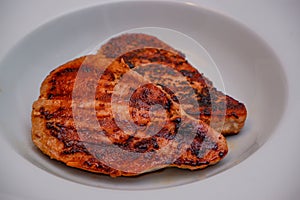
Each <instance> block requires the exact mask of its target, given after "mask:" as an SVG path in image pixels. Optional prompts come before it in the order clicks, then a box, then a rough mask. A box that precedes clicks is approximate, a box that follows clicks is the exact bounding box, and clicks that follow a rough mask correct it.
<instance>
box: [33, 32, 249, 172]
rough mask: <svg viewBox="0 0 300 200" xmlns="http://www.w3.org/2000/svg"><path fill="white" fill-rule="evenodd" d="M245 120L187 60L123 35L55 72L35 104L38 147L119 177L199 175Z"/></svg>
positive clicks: (154, 41) (237, 105) (154, 42)
mask: <svg viewBox="0 0 300 200" xmlns="http://www.w3.org/2000/svg"><path fill="white" fill-rule="evenodd" d="M246 115H247V111H246V108H245V106H244V104H243V103H241V102H239V101H237V100H235V99H233V98H232V97H230V96H228V95H225V94H223V93H222V92H220V91H218V90H217V89H216V88H214V86H213V84H212V82H211V81H210V80H209V79H208V78H206V77H204V75H203V74H201V73H199V72H198V71H197V70H196V69H195V68H194V67H193V66H192V65H191V64H189V62H188V61H187V60H186V58H185V56H184V54H183V53H181V52H179V51H177V50H175V49H173V48H172V47H170V46H169V45H168V44H166V43H164V42H162V41H161V40H159V39H158V38H156V37H153V36H150V35H146V34H124V35H121V36H118V37H115V38H112V39H111V40H109V41H108V42H107V43H106V44H104V45H103V46H102V47H101V48H100V49H99V50H98V52H97V53H96V54H94V55H87V56H83V57H80V58H77V59H75V60H72V61H69V62H67V63H65V64H63V65H61V66H59V67H58V68H56V69H54V70H53V71H52V72H50V74H49V75H48V76H47V77H46V78H45V80H44V81H43V83H42V85H41V88H40V96H39V98H38V100H36V101H35V102H34V103H33V109H32V140H33V142H34V144H35V145H36V146H37V147H38V148H39V149H40V150H41V151H42V152H43V153H45V154H46V155H48V156H49V157H50V158H52V159H56V160H58V161H61V162H64V163H66V165H68V166H71V167H75V168H79V169H83V170H87V171H91V172H95V173H101V174H107V175H110V176H112V177H116V176H136V175H139V174H143V173H147V172H152V171H155V170H158V169H161V168H166V167H178V168H184V169H190V170H196V169H202V168H205V167H207V166H209V165H214V164H216V163H218V162H219V161H220V160H221V159H223V158H224V157H225V156H226V154H227V152H228V147H227V143H226V139H225V137H224V135H230V134H237V133H238V132H239V131H240V130H241V128H242V127H243V126H244V123H245V120H246Z"/></svg>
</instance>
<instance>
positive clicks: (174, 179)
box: [0, 2, 287, 190]
mask: <svg viewBox="0 0 300 200" xmlns="http://www.w3.org/2000/svg"><path fill="white" fill-rule="evenodd" d="M178 13H182V14H178ZM124 32H144V33H148V34H152V35H155V36H157V37H159V38H160V39H162V40H164V41H166V42H167V43H168V44H170V45H171V46H173V47H174V48H176V49H179V50H181V51H182V52H184V53H185V54H186V55H187V59H190V60H192V63H193V64H194V65H197V66H198V62H204V63H207V66H205V67H206V68H205V67H204V68H198V69H199V71H202V72H203V71H204V73H205V74H206V75H207V76H208V78H210V79H211V80H212V81H213V82H215V83H216V84H217V87H219V88H221V89H222V90H223V91H225V92H226V93H227V94H229V95H231V96H233V97H234V98H236V99H238V100H240V101H241V102H243V103H245V105H246V107H247V109H248V118H247V121H246V124H245V127H244V128H243V129H242V131H241V133H240V134H239V135H236V136H232V137H228V138H227V139H228V145H229V153H228V155H227V156H226V158H225V159H224V160H222V161H221V162H220V163H218V164H217V165H215V166H212V167H209V168H207V169H204V170H198V171H193V172H191V171H188V170H179V169H166V170H162V171H159V172H155V173H150V174H146V175H143V176H139V177H134V178H124V177H121V178H116V179H112V178H110V177H108V176H103V175H97V174H92V173H87V172H84V171H81V170H77V169H73V168H69V167H66V166H64V164H62V163H59V162H56V161H54V160H50V159H49V158H48V157H47V156H44V155H43V154H41V152H40V151H38V150H37V149H36V148H35V147H34V145H33V143H32V142H31V135H30V134H31V133H30V129H31V116H30V115H31V106H32V103H33V101H34V100H36V99H37V98H38V95H39V87H40V84H41V82H42V80H43V79H44V78H45V77H46V75H47V74H48V73H49V72H50V71H51V70H53V69H54V68H55V67H57V66H59V65H61V64H63V63H65V62H67V61H69V60H72V59H74V58H76V57H78V56H80V55H83V54H87V53H92V52H93V50H94V49H95V47H97V46H98V45H99V44H102V43H103V42H104V41H107V39H109V38H111V37H113V36H116V35H118V34H120V33H124ZM177 36H179V37H182V38H183V39H182V40H178V38H177ZM180 41H185V42H180ZM186 42H187V43H188V44H189V45H187V43H186ZM189 42H190V43H189ZM193 45H194V46H193ZM203 52H204V53H203ZM201 53H202V54H203V55H202V57H201V56H200V54H201ZM199 58H200V59H199ZM210 59H211V60H210ZM199 60H200V61H199ZM200 66H203V63H202V65H200ZM205 70H206V71H205ZM286 87H287V86H286V77H285V73H284V71H283V69H282V66H281V64H280V62H279V60H278V58H277V56H276V55H275V54H274V53H273V51H272V50H271V48H270V47H269V46H268V45H267V44H266V43H265V42H264V41H263V40H262V39H261V38H260V37H258V36H257V35H256V34H255V33H254V32H252V31H251V30H250V29H248V28H247V27H245V26H244V25H242V24H240V23H238V22H237V21H235V20H233V19H231V18H228V17H226V16H224V15H222V14H220V13H217V12H214V11H212V10H209V9H204V8H201V7H198V6H195V5H190V4H184V3H172V2H162V3H161V2H123V3H110V4H103V5H99V6H93V7H90V8H86V9H82V10H78V11H76V12H71V13H67V14H65V15H63V16H61V17H58V18H56V19H54V20H52V21H50V22H48V23H46V24H44V25H42V26H40V27H39V28H37V29H36V30H35V31H33V32H31V33H30V34H29V35H27V36H26V37H24V38H23V40H22V41H21V42H19V43H18V44H17V45H16V46H15V47H14V48H13V49H12V50H11V51H10V53H9V54H8V55H7V56H6V57H5V58H4V59H3V60H2V61H1V63H0V110H1V113H0V133H1V136H2V137H3V139H4V142H5V143H7V144H9V145H10V146H11V148H12V149H13V150H14V151H12V152H10V155H9V157H10V158H13V157H16V156H21V157H22V158H23V159H22V162H25V163H27V164H28V163H30V165H31V167H32V168H33V169H34V170H37V171H43V172H46V174H47V176H46V177H51V176H58V177H60V178H62V180H65V181H67V182H75V183H78V184H81V185H89V186H92V187H97V188H110V189H125V190H127V189H129V190H142V189H154V188H165V187H174V186H177V185H184V184H187V183H191V182H196V181H203V180H204V179H206V178H208V177H211V176H215V175H216V174H218V173H222V172H224V171H226V170H228V169H229V168H231V167H233V166H235V165H237V164H238V163H240V162H242V161H243V160H245V159H247V158H248V157H249V156H250V155H251V154H253V153H254V152H256V150H258V149H259V148H260V147H261V146H262V145H263V144H264V143H265V142H266V141H267V140H268V139H269V138H270V136H271V135H272V134H273V133H274V130H275V129H276V127H277V125H278V124H280V122H281V118H282V113H284V111H285V104H286V96H287V94H286V91H287V89H286ZM275 107H276V110H274V109H273V108H275ZM270 112H272V113H273V114H272V115H269V113H270ZM22 162H21V163H19V164H20V165H22ZM31 173H32V172H31Z"/></svg>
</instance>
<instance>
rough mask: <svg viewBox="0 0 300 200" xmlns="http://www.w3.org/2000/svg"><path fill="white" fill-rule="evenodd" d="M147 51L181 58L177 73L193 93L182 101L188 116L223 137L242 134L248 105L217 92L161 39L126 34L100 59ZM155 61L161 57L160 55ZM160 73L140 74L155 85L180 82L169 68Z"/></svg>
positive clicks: (113, 41)
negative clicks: (159, 50) (134, 51)
mask: <svg viewBox="0 0 300 200" xmlns="http://www.w3.org/2000/svg"><path fill="white" fill-rule="evenodd" d="M147 47H152V48H158V49H163V50H166V51H170V52H172V53H175V54H179V56H180V57H181V59H180V61H178V63H176V64H175V65H176V67H177V69H176V70H177V71H179V72H180V73H181V74H182V76H185V77H186V78H187V81H188V82H189V84H190V85H189V86H190V87H192V88H193V89H194V92H193V94H189V95H185V96H184V95H183V97H185V98H186V99H185V100H182V101H181V104H182V106H184V105H185V106H184V107H185V108H186V110H185V111H186V112H187V114H189V115H191V116H193V117H194V118H196V119H199V118H200V119H201V120H202V121H204V122H206V123H207V124H209V125H210V126H212V127H213V128H214V129H216V130H217V131H218V132H221V133H222V134H223V135H234V134H238V133H239V132H240V130H241V129H242V128H243V126H244V123H245V120H246V117H247V110H246V107H245V105H244V104H243V103H241V102H239V101H237V100H235V99H234V98H232V97H230V96H228V95H225V94H223V93H222V92H221V91H218V90H217V89H216V88H214V87H213V84H212V82H211V81H210V80H209V79H208V78H207V77H205V76H204V75H203V74H201V73H199V72H198V71H197V70H196V69H195V68H194V67H192V66H191V65H190V64H188V63H187V60H184V57H185V56H184V54H183V53H181V52H179V51H177V50H175V49H174V48H172V47H171V46H169V45H168V44H166V43H164V42H162V41H161V40H159V39H158V38H156V37H154V36H150V35H146V34H135V33H132V34H124V35H121V36H119V37H115V38H112V39H111V40H109V41H108V42H107V43H106V44H104V45H103V46H102V47H101V48H100V49H99V51H98V56H100V57H104V58H105V60H110V61H109V62H111V61H112V60H113V59H115V58H116V57H118V56H120V55H122V54H124V53H127V52H130V51H132V50H138V49H143V48H147ZM156 57H159V55H157V56H156ZM153 59H158V58H152V59H148V61H149V62H153V61H154V60H153ZM135 62H137V63H139V62H141V60H138V59H135ZM180 62H181V63H180ZM178 64H180V65H178ZM156 68H157V67H156ZM160 70H161V72H160V73H153V70H148V69H146V70H143V71H139V73H141V74H142V75H143V76H145V77H147V78H148V79H149V80H152V81H154V80H159V79H161V77H162V76H163V77H166V76H168V77H169V78H170V79H172V80H176V79H178V76H177V77H176V76H174V75H173V76H172V74H170V73H169V72H168V68H161V69H160ZM177 75H178V74H177ZM166 79H167V78H165V80H166ZM164 84H165V83H164ZM179 87H180V85H178V84H177V85H176V89H175V90H174V91H178V88H179ZM191 96H194V97H191ZM190 98H196V99H197V101H198V105H196V106H194V105H188V104H189V103H187V102H188V99H190ZM197 108H198V109H197Z"/></svg>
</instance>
